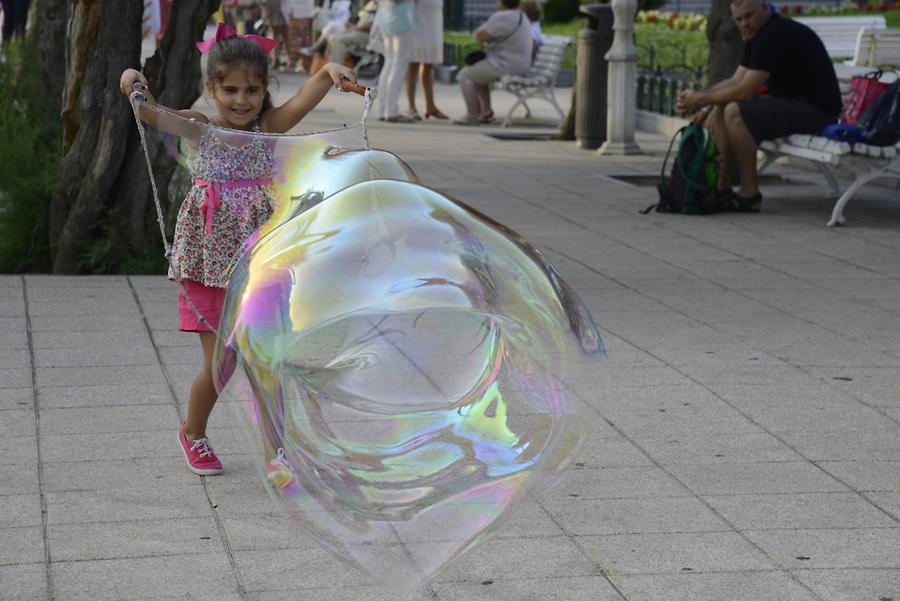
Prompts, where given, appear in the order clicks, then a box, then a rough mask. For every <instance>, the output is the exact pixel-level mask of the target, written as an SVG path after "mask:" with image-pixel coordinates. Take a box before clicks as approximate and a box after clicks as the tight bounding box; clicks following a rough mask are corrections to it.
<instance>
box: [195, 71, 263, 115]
mask: <svg viewBox="0 0 900 601" xmlns="http://www.w3.org/2000/svg"><path fill="white" fill-rule="evenodd" d="M206 89H207V90H208V91H209V93H210V94H211V95H212V97H213V101H214V102H215V104H216V109H218V111H219V120H220V121H221V123H220V125H222V126H223V127H229V128H231V129H243V130H249V129H250V127H251V125H252V124H253V120H254V119H256V117H257V116H258V115H259V112H260V111H261V110H262V106H263V100H264V99H265V97H266V83H265V82H264V81H263V80H262V79H261V78H260V77H259V76H258V75H256V74H255V73H253V71H251V70H250V69H248V68H236V69H231V70H230V71H228V72H227V73H225V75H224V76H223V77H222V79H221V80H220V81H218V82H216V83H213V82H211V81H207V82H206Z"/></svg>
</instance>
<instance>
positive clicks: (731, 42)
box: [706, 0, 744, 85]
mask: <svg viewBox="0 0 900 601" xmlns="http://www.w3.org/2000/svg"><path fill="white" fill-rule="evenodd" d="M706 39H708V40H709V83H710V85H712V84H714V83H718V82H720V81H722V80H723V79H727V78H729V77H731V76H732V75H734V72H735V70H736V69H737V67H738V64H740V62H741V52H742V51H743V48H744V46H743V42H742V41H741V34H740V32H739V31H738V28H737V25H735V23H734V21H732V20H731V0H712V6H711V7H710V9H709V18H708V19H707V21H706Z"/></svg>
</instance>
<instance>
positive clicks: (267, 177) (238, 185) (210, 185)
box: [119, 24, 355, 476]
mask: <svg viewBox="0 0 900 601" xmlns="http://www.w3.org/2000/svg"><path fill="white" fill-rule="evenodd" d="M275 46H277V42H275V41H274V40H270V39H268V38H263V37H260V36H246V37H244V36H239V35H237V33H236V32H235V31H234V29H232V28H231V27H229V26H228V25H225V24H219V27H218V29H217V30H216V35H215V38H214V39H212V40H209V41H206V42H199V43H198V44H197V47H198V48H200V51H201V52H202V53H203V54H208V55H209V59H208V63H207V80H206V90H207V92H208V93H209V94H210V96H211V97H212V99H213V102H214V104H215V107H216V114H215V116H213V117H207V116H206V115H204V114H202V113H199V112H197V111H194V110H182V111H174V110H172V112H174V113H177V114H179V115H181V116H182V117H185V118H188V119H195V120H196V121H198V122H200V123H206V124H211V125H214V126H217V127H222V128H229V129H236V130H242V131H248V132H270V133H284V132H287V131H288V130H290V129H291V128H293V127H294V126H295V125H296V124H297V123H299V122H300V120H301V119H303V117H304V116H305V115H306V114H307V113H309V111H311V110H312V109H313V108H315V107H316V105H318V104H319V102H320V101H321V100H322V98H324V97H325V94H327V93H328V90H329V88H330V87H331V86H332V85H334V86H339V85H340V82H341V79H348V80H350V81H355V77H354V75H353V71H352V70H351V69H348V68H347V67H345V66H343V65H338V64H334V63H330V64H328V65H326V66H325V68H323V69H322V70H321V71H320V72H319V73H318V74H317V75H315V76H314V77H311V78H310V79H309V80H307V81H306V83H305V84H304V85H303V87H302V88H300V90H299V91H298V92H297V94H295V95H294V96H293V97H292V98H291V99H290V100H288V101H287V102H286V103H285V104H283V105H282V106H280V107H274V106H273V104H272V99H271V97H270V94H269V91H268V85H269V59H268V56H267V54H268V53H269V52H270V51H271V50H273V49H274V48H275ZM136 83H138V84H141V85H142V86H143V87H144V91H143V92H144V95H145V97H146V98H147V102H148V103H150V104H156V101H155V100H154V99H153V97H152V96H151V94H150V92H149V90H148V89H147V86H148V83H147V80H146V79H145V78H144V76H143V75H142V74H141V73H140V72H138V71H136V70H134V69H127V70H126V71H125V72H124V73H122V76H121V78H120V80H119V85H120V88H121V90H122V93H123V94H125V95H130V94H131V92H132V91H133V87H134V85H135V84H136ZM170 110H171V109H170ZM141 116H142V117H143V118H145V119H146V120H147V121H149V122H151V123H152V122H154V121H158V120H157V119H155V118H154V117H155V116H156V115H155V114H154V113H153V112H152V111H151V110H150V109H143V110H142V115H141ZM173 133H175V132H173ZM197 143H198V151H197V155H196V158H195V159H194V160H193V161H192V164H191V174H192V176H193V177H194V185H193V187H192V188H191V190H190V192H189V193H188V195H187V197H186V198H185V199H184V202H183V203H182V205H181V210H180V211H179V212H178V221H177V223H176V226H175V238H174V243H173V246H172V251H173V256H174V259H173V262H174V263H175V266H176V270H177V272H178V274H179V279H180V280H181V283H182V285H183V286H184V289H185V290H186V291H187V293H188V295H189V296H190V299H191V301H192V302H193V303H194V305H195V306H196V307H197V309H198V311H199V313H200V314H201V315H202V316H203V317H204V319H205V320H206V322H207V323H208V324H209V325H208V326H207V325H206V324H204V323H201V322H200V321H199V320H198V319H197V318H196V316H195V315H194V313H193V311H192V310H191V308H190V305H189V304H188V303H187V301H186V299H185V298H184V296H183V295H179V299H178V312H179V315H180V326H179V329H180V330H181V331H183V332H197V333H198V334H199V337H200V344H201V347H202V349H203V359H204V361H203V369H202V370H201V371H200V374H199V375H198V376H197V378H196V379H195V380H194V383H193V386H192V387H191V393H190V399H189V401H188V412H187V419H186V420H185V421H184V423H183V424H181V427H180V428H179V430H178V440H179V443H180V446H181V449H182V451H183V452H184V456H185V459H186V460H187V464H188V467H189V469H190V470H191V471H192V472H194V473H195V474H200V475H206V476H209V475H215V474H221V473H222V463H221V461H219V459H218V458H217V457H216V455H215V453H214V452H213V449H212V447H211V446H210V444H209V439H208V438H207V437H206V425H207V421H208V419H209V415H210V413H211V412H212V408H213V406H214V405H215V403H216V400H217V399H218V393H217V392H216V388H215V386H214V384H213V376H212V356H213V349H214V347H215V342H216V334H215V333H214V331H212V330H216V329H218V326H219V317H220V313H221V309H222V302H223V300H224V298H225V286H226V285H227V280H226V274H227V273H228V272H229V270H230V268H231V262H232V261H233V260H235V259H229V257H235V258H236V257H238V256H239V255H240V250H241V248H242V246H243V245H244V243H245V241H246V240H247V239H248V238H249V237H250V236H251V235H252V234H253V233H254V231H255V230H256V229H257V228H258V227H259V226H260V225H262V224H263V222H265V221H266V220H267V219H268V218H269V216H270V215H271V214H272V198H271V186H272V167H273V163H274V156H273V152H274V148H273V146H272V144H271V143H270V142H268V141H267V140H266V139H265V138H264V137H263V136H255V137H254V139H253V141H252V142H251V143H248V144H246V145H244V146H241V147H235V146H230V145H228V144H225V143H224V142H223V141H222V140H221V139H220V137H219V136H217V135H215V132H214V131H213V130H207V131H206V133H205V134H204V135H203V136H201V138H200V140H198V141H197ZM212 194H217V198H218V203H215V202H214V201H213V200H211V195H212ZM207 204H209V205H210V206H207Z"/></svg>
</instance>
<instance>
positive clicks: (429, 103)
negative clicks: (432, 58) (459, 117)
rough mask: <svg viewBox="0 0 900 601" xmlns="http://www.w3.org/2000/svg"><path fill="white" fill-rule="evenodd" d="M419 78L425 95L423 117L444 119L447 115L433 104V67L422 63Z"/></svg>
mask: <svg viewBox="0 0 900 601" xmlns="http://www.w3.org/2000/svg"><path fill="white" fill-rule="evenodd" d="M419 78H420V79H421V80H422V91H423V92H424V93H425V116H426V117H434V118H435V119H446V118H447V115H445V114H444V113H442V112H441V110H440V109H439V108H438V107H437V105H435V103H434V65H432V64H428V63H422V68H421V70H420V71H419Z"/></svg>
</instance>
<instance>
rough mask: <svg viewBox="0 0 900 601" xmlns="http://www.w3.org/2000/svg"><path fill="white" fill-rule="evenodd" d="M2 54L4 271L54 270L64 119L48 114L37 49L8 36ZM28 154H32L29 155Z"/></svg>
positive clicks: (0, 226) (0, 246)
mask: <svg viewBox="0 0 900 601" xmlns="http://www.w3.org/2000/svg"><path fill="white" fill-rule="evenodd" d="M3 53H4V54H3V56H2V57H0V140H3V143H2V144H0V272H7V273H8V272H25V271H48V270H49V268H50V247H49V233H48V223H49V211H50V200H51V199H52V197H53V190H54V187H55V185H56V177H57V170H58V166H59V161H60V158H61V153H62V125H61V123H60V121H59V119H53V118H46V115H47V111H46V110H45V109H43V108H42V100H43V98H44V86H43V85H42V83H41V73H40V67H39V64H38V59H37V53H36V52H35V51H34V49H33V48H31V47H30V46H28V45H26V44H25V43H23V42H19V41H13V42H8V43H7V44H6V45H5V46H4V48H3ZM26 157H27V160H25V158H26Z"/></svg>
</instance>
